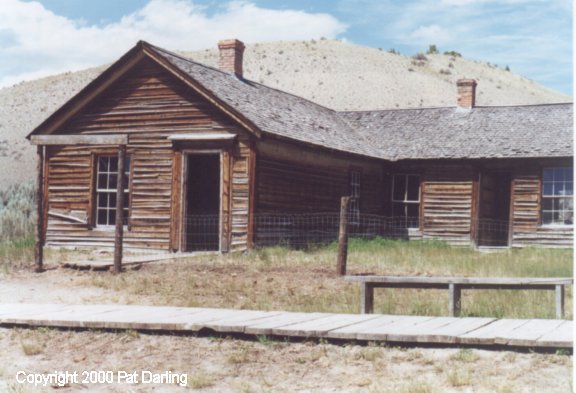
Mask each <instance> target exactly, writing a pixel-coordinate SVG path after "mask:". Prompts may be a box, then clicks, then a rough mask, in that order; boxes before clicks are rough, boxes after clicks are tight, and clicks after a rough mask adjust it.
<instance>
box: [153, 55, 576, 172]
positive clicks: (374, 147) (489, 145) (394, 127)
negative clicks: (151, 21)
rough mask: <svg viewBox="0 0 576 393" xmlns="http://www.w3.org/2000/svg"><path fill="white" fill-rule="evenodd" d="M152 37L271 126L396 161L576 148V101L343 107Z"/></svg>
mask: <svg viewBox="0 0 576 393" xmlns="http://www.w3.org/2000/svg"><path fill="white" fill-rule="evenodd" d="M147 45H148V46H149V47H150V48H152V49H153V50H154V51H155V52H156V53H158V54H159V55H161V56H162V57H163V58H165V59H166V60H167V61H169V62H170V63H171V64H172V65H174V66H176V67H177V68H179V69H180V70H182V71H184V72H185V73H186V74H187V75H189V76H190V77H191V78H193V79H194V80H196V81H198V82H199V83H201V84H202V85H203V86H204V87H205V88H206V89H208V90H209V91H210V92H211V93H212V94H214V95H215V96H216V97H218V98H219V99H221V100H222V101H223V102H225V103H226V104H227V105H228V106H230V107H231V108H233V109H235V110H236V111H238V112H239V113H241V114H242V115H243V116H245V117H246V118H247V119H249V120H250V121H251V122H252V123H253V124H255V125H256V126H257V127H258V128H259V129H260V130H261V131H263V132H265V133H269V134H273V135H277V136H281V137H285V138H289V139H293V140H297V141H301V142H306V143H310V144H313V145H318V146H323V147H327V148H331V149H336V150H340V151H345V152H349V153H354V154H360V155H364V156H369V157H374V158H381V159H386V160H390V161H397V160H406V159H439V158H440V159H443V158H447V159H461V158H525V157H567V156H572V155H573V135H572V124H573V123H572V109H573V106H572V104H555V105H549V104H548V105H530V106H509V107H475V108H472V109H470V110H465V109H460V108H456V107H453V108H423V109H404V110H381V111H361V112H358V111H354V112H336V111H334V110H332V109H329V108H326V107H323V106H321V105H319V104H316V103H314V102H312V101H309V100H306V99H304V98H302V97H298V96H295V95H292V94H289V93H286V92H283V91H280V90H276V89H273V88H270V87H267V86H265V85H262V84H259V83H256V82H252V81H249V80H246V79H241V78H238V77H236V76H235V75H233V74H230V73H226V72H222V71H220V70H218V69H215V68H212V67H209V66H205V65H202V64H199V63H196V62H194V61H191V60H189V59H186V58H184V57H181V56H179V55H177V54H174V53H172V52H169V51H167V50H165V49H162V48H158V47H155V46H152V45H150V44H147Z"/></svg>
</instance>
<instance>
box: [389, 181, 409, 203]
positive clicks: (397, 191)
mask: <svg viewBox="0 0 576 393" xmlns="http://www.w3.org/2000/svg"><path fill="white" fill-rule="evenodd" d="M393 189H394V194H393V195H392V199H393V200H395V201H403V200H404V195H405V193H406V176H404V175H394V186H393Z"/></svg>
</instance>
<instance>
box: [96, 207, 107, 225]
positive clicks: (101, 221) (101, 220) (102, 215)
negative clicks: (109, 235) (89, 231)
mask: <svg viewBox="0 0 576 393" xmlns="http://www.w3.org/2000/svg"><path fill="white" fill-rule="evenodd" d="M106 212H107V211H106V210H98V218H97V221H96V224H97V225H106V224H107V222H106V218H107V215H106Z"/></svg>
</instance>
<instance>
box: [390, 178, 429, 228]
mask: <svg viewBox="0 0 576 393" xmlns="http://www.w3.org/2000/svg"><path fill="white" fill-rule="evenodd" d="M397 176H403V177H404V178H405V189H404V198H403V199H402V200H399V199H394V191H395V187H396V177H397ZM409 177H416V178H418V200H410V199H408V178H409ZM391 183H392V184H391V187H390V189H391V195H390V200H391V202H392V211H391V213H392V218H393V219H394V218H395V217H396V216H395V215H394V204H403V205H404V207H405V208H406V207H407V205H409V204H412V205H417V206H418V223H417V225H416V226H409V225H408V224H409V222H408V216H407V215H405V216H403V217H404V218H405V220H404V222H405V224H406V229H414V230H416V229H420V227H421V222H422V217H421V216H422V176H421V175H420V174H416V173H393V174H392V182H391Z"/></svg>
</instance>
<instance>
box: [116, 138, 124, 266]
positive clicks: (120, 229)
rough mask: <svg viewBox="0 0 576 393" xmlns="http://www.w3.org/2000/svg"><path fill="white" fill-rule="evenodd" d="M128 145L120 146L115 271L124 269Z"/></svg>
mask: <svg viewBox="0 0 576 393" xmlns="http://www.w3.org/2000/svg"><path fill="white" fill-rule="evenodd" d="M125 158H126V145H119V146H118V180H117V183H116V235H115V237H114V273H115V274H118V273H120V272H121V271H122V240H123V238H124V160H125Z"/></svg>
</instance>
